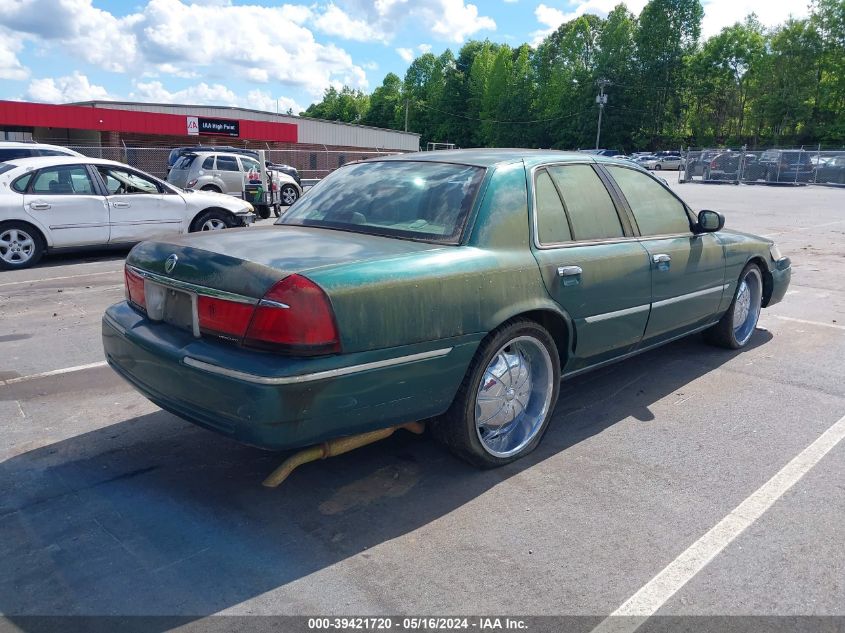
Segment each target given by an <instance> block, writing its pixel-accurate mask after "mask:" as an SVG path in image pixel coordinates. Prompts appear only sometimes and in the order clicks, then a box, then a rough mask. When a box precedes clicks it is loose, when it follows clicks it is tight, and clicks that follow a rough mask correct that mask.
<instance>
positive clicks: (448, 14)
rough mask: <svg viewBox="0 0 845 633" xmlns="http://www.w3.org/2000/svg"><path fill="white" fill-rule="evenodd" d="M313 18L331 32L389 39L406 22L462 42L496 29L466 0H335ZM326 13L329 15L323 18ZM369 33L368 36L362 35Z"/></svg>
mask: <svg viewBox="0 0 845 633" xmlns="http://www.w3.org/2000/svg"><path fill="white" fill-rule="evenodd" d="M337 2H338V5H342V6H338V5H336V4H335V3H331V4H329V6H328V8H327V9H326V10H325V11H324V12H323V13H322V14H321V16H320V17H318V18H317V19H316V21H315V26H316V27H317V28H318V29H320V30H323V31H325V32H327V33H329V34H331V35H336V36H339V37H345V38H347V39H355V40H361V41H369V40H370V39H377V40H380V41H383V42H389V41H391V40H392V38H393V37H394V36H395V35H396V33H397V32H398V31H399V30H400V28H401V26H402V25H403V24H404V23H406V22H412V23H413V24H414V27H415V28H416V29H418V30H419V29H427V31H428V32H429V33H431V34H432V35H434V36H435V37H437V39H439V40H444V41H447V42H454V43H461V42H463V41H464V40H466V39H467V38H468V37H470V36H471V35H474V34H475V33H477V32H479V31H484V30H490V31H492V30H495V29H496V22H495V21H494V20H493V19H492V18H490V17H488V16H484V15H479V12H478V7H477V6H475V5H474V4H467V3H466V2H465V0H375V1H373V0H337ZM326 16H328V17H326ZM367 33H369V34H370V35H371V37H367V36H366V35H364V34H367Z"/></svg>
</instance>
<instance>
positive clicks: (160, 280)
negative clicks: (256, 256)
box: [126, 264, 258, 305]
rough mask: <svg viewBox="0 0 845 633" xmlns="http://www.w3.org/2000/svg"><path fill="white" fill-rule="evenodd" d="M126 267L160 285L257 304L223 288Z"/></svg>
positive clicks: (237, 301)
mask: <svg viewBox="0 0 845 633" xmlns="http://www.w3.org/2000/svg"><path fill="white" fill-rule="evenodd" d="M126 267H127V268H128V269H129V270H131V271H132V272H134V273H135V274H136V275H139V276H141V277H143V278H145V279H149V280H150V281H154V282H155V283H157V284H161V285H162V286H167V287H169V288H175V289H176V290H184V291H185V292H189V293H193V294H197V295H204V296H206V297H215V298H217V299H226V300H227V301H235V302H236V303H248V304H250V305H256V304H258V299H255V298H254V297H247V296H245V295H239V294H235V293H234V292H226V291H225V290H217V289H216V288H209V287H207V286H200V285H199V284H192V283H190V282H187V281H180V280H179V279H173V278H172V277H165V276H164V275H159V274H157V273H151V272H150V271H148V270H142V269H140V268H135V266H130V265H129V264H127V265H126Z"/></svg>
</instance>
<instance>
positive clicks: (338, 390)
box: [103, 149, 791, 467]
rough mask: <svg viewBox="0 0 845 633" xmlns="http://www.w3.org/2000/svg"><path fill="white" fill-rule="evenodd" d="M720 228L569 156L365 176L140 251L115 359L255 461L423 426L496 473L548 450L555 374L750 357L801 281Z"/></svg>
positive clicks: (437, 163)
mask: <svg viewBox="0 0 845 633" xmlns="http://www.w3.org/2000/svg"><path fill="white" fill-rule="evenodd" d="M561 196H562V198H561ZM723 224H724V217H723V216H721V215H720V214H719V213H717V212H715V211H709V210H704V211H701V212H700V213H698V214H697V215H696V214H694V213H693V212H692V210H691V209H690V208H689V207H687V206H686V205H685V204H684V203H683V202H682V201H681V200H680V199H679V198H678V197H677V196H676V195H675V194H674V193H673V192H672V191H671V190H670V189H669V188H668V187H666V186H664V185H663V184H662V183H661V182H660V181H659V180H658V179H656V178H654V177H653V176H652V175H651V174H650V173H648V172H646V171H645V170H643V169H641V168H638V167H636V166H634V165H625V164H623V163H622V162H621V161H614V160H612V159H606V158H603V157H598V156H589V155H586V154H583V153H578V152H554V151H531V150H504V149H496V150H452V151H440V152H425V153H419V154H405V155H402V156H401V157H386V158H385V157H382V158H378V159H371V160H368V161H362V162H358V163H354V164H350V165H347V166H345V167H342V168H340V169H338V170H336V171H334V172H333V173H332V174H330V175H329V176H328V177H326V178H325V179H324V180H322V181H321V182H320V183H319V184H317V185H316V186H315V187H314V188H313V189H312V190H311V191H310V192H309V194H308V195H307V196H305V197H303V198H302V199H300V201H299V202H297V203H296V204H295V205H294V206H293V207H292V208H291V209H290V210H289V211H288V213H286V214H285V215H284V216H282V217H281V218H280V219H279V220H278V221H277V222H276V224H275V225H273V226H268V227H259V228H258V229H251V230H250V231H248V232H239V233H238V234H237V235H235V234H231V235H227V234H225V233H222V234H215V235H196V236H186V237H182V238H179V239H168V240H151V241H148V242H144V243H142V244H139V245H138V246H136V247H135V248H134V249H133V250H132V252H131V253H130V254H129V256H128V258H127V260H126V283H127V300H126V301H121V302H119V303H117V304H115V305H113V306H111V307H110V308H109V309H108V310H107V311H106V313H105V315H104V318H103V344H104V349H105V354H106V359H107V360H108V362H109V364H110V365H111V366H112V367H113V368H115V370H116V371H117V372H118V373H119V374H120V375H121V376H123V377H124V378H126V379H127V380H128V381H129V382H130V383H131V384H132V385H134V386H135V388H137V389H138V390H139V391H140V392H141V393H143V394H144V395H146V396H147V397H149V398H150V399H151V400H153V401H154V402H155V403H156V404H158V405H159V406H161V407H163V408H165V409H166V410H168V411H171V412H173V413H175V414H176V415H178V416H180V417H183V418H185V419H187V420H189V421H192V422H194V423H196V424H198V425H200V426H203V427H206V428H208V429H212V430H215V431H217V432H219V433H223V434H225V435H227V436H229V437H232V438H235V439H237V440H240V441H242V442H246V443H249V444H253V445H256V446H260V447H264V448H269V449H287V448H293V447H299V446H305V445H309V444H315V443H318V442H322V441H324V440H328V439H330V438H335V437H338V436H344V435H352V434H358V433H362V432H366V431H372V430H374V429H383V428H390V427H394V426H395V425H400V424H403V423H407V422H409V421H411V420H423V419H431V420H433V421H432V423H431V426H432V431H433V434H434V436H435V437H436V438H438V439H439V440H441V441H442V442H444V443H445V444H446V445H447V446H448V447H449V448H451V449H452V450H453V451H455V452H456V453H457V454H458V455H460V456H461V457H463V458H465V459H467V460H468V461H470V462H472V463H474V464H477V465H480V466H484V467H490V466H499V465H502V464H506V463H508V462H511V461H513V460H515V459H517V458H519V457H522V456H524V455H526V454H527V453H529V452H531V451H532V450H533V449H534V448H535V447H536V446H537V444H538V443H539V441H540V439H541V437H542V436H543V433H544V432H545V431H546V429H547V427H548V425H549V421H550V419H551V417H552V414H553V412H554V407H555V402H556V400H557V396H558V390H559V388H560V380H561V377H564V378H566V377H570V376H574V375H576V374H580V373H582V372H585V371H588V370H590V369H594V368H598V367H602V366H604V365H606V364H607V363H610V362H613V361H617V360H622V359H624V358H627V357H629V356H631V355H633V354H636V353H639V352H642V351H645V350H648V349H651V348H653V347H655V346H657V345H661V344H663V343H667V342H669V341H673V340H675V339H677V338H679V337H681V336H685V335H687V334H691V333H693V332H699V331H706V332H707V337H708V339H709V340H710V341H712V342H714V343H716V344H719V345H722V346H725V347H728V348H733V349H737V348H742V347H744V346H746V345H747V344H748V342H749V341H750V340H751V339H752V335H753V333H754V330H755V326H756V323H757V318H758V316H759V314H760V308H761V307H766V306H769V305H772V304H775V303H777V302H778V301H780V300H781V299H782V298H783V296H784V294H785V292H786V289H787V286H788V284H789V279H790V274H791V268H790V262H789V259H788V258H785V257H783V256H782V255H781V254H780V252H779V251H778V250H777V248H776V247H775V246H774V245H773V243H772V242H771V241H770V240H767V239H764V238H761V237H755V236H752V235H749V234H746V233H739V232H734V231H730V230H724V229H723V228H722V227H723ZM694 236H695V239H692V238H693V237H694ZM194 295H195V296H197V298H198V300H197V301H196V302H191V301H188V300H187V297H189V296H194ZM150 296H155V297H166V300H165V301H166V303H165V305H164V306H163V307H162V306H161V305H159V304H156V305H154V306H151V305H150V303H149V298H150ZM171 301H172V302H173V305H172V306H171ZM564 384H566V383H564ZM361 439H362V438H357V440H358V441H360V440H361Z"/></svg>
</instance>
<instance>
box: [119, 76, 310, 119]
mask: <svg viewBox="0 0 845 633" xmlns="http://www.w3.org/2000/svg"><path fill="white" fill-rule="evenodd" d="M133 85H134V89H133V91H132V92H131V93H129V98H130V99H132V100H133V101H147V102H150V103H184V104H188V105H193V104H203V105H223V106H234V107H240V108H250V109H253V110H264V111H266V112H275V111H276V107H277V101H278V108H279V112H287V110H288V108H291V109H292V110H293V111H294V112H295V113H297V114H298V113H299V112H300V111H302V110H304V108H303V107H302V106H301V105H299V104H298V103H297V102H296V101H294V100H293V99H291V98H290V97H281V96H280V97H274V96H273V95H272V94H270V92H268V91H266V90H257V89H256V90H250V91H249V92H248V93H247V94H246V96H243V95H242V94H239V93H236V92H234V91H232V90H230V89H229V88H227V87H226V86H224V85H222V84H219V83H215V84H207V83H205V82H200V83H198V84H196V85H193V86H188V87H187V88H183V89H181V90H168V89H167V88H165V86H164V84H162V82H160V81H149V82H141V81H136V82H135V83H134V84H133Z"/></svg>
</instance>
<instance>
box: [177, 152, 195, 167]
mask: <svg viewBox="0 0 845 633" xmlns="http://www.w3.org/2000/svg"><path fill="white" fill-rule="evenodd" d="M196 157H197V156H196V154H189V155H187V156H183V157H182V158H180V159H179V160H177V161H176V164H175V165H173V169H187V168H188V167H190V166H191V163H193V162H194V159H195V158H196Z"/></svg>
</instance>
